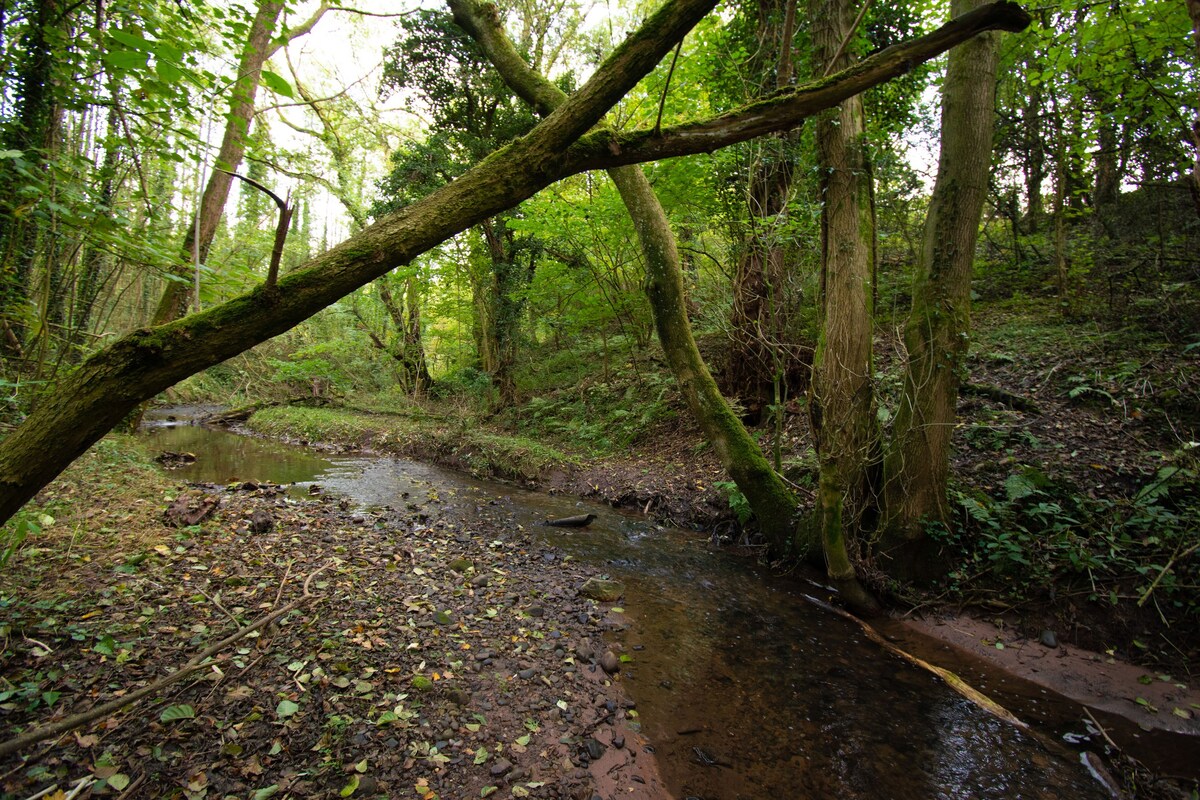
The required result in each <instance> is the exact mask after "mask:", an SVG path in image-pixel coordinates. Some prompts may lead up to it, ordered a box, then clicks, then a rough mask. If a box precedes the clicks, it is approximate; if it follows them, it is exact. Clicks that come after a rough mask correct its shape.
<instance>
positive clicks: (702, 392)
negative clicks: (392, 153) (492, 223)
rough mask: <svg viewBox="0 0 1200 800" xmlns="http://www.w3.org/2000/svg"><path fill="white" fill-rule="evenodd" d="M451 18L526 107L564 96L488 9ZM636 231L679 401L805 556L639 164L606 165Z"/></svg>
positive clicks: (760, 515)
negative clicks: (702, 331)
mask: <svg viewBox="0 0 1200 800" xmlns="http://www.w3.org/2000/svg"><path fill="white" fill-rule="evenodd" d="M450 6H451V8H452V9H453V11H454V16H455V20H456V21H457V22H458V23H459V24H460V25H461V26H462V27H463V28H464V29H466V30H467V31H468V32H470V33H471V35H472V36H474V37H475V38H476V39H477V40H478V41H479V42H480V44H481V46H482V47H483V49H484V51H485V52H486V53H487V55H488V58H489V59H490V60H491V61H492V63H493V64H495V66H496V68H497V69H498V70H499V72H500V73H501V75H503V76H504V79H505V80H507V81H508V83H509V84H510V85H511V86H512V87H513V90H514V91H516V93H517V94H518V95H520V96H521V97H522V98H524V99H525V100H526V101H527V102H528V103H529V104H530V105H531V106H532V107H533V108H534V109H536V110H538V111H539V112H540V113H542V114H548V113H550V112H552V111H553V110H554V109H556V108H559V107H560V106H562V105H563V103H565V102H566V101H567V95H566V93H565V92H563V91H562V90H561V89H559V88H558V87H557V86H555V85H554V84H552V83H550V82H549V81H548V80H546V79H545V78H544V77H543V76H541V75H539V74H538V73H537V72H535V71H534V70H532V69H530V67H529V65H528V64H526V63H525V61H524V60H523V59H522V58H521V56H520V54H519V53H517V51H516V49H515V48H514V47H513V45H512V43H511V42H510V41H509V40H508V37H507V36H506V35H505V33H504V29H503V27H502V25H501V24H500V20H499V17H498V16H497V14H496V13H495V10H494V9H495V7H494V6H482V5H480V4H478V3H476V2H474V1H473V0H450ZM608 176H609V177H610V178H611V179H612V181H613V184H614V185H616V187H617V191H618V192H619V193H620V195H621V199H622V201H623V202H624V203H625V208H626V209H627V210H628V212H629V216H630V218H631V219H632V221H633V225H634V228H635V229H636V231H637V236H638V241H639V243H640V245H641V249H642V254H643V258H644V260H645V265H646V294H647V296H648V297H649V300H650V308H651V311H652V312H653V314H654V325H655V329H656V330H657V331H658V338H659V342H660V343H661V344H662V348H663V354H664V355H665V356H666V359H667V363H668V365H669V366H670V368H671V372H672V374H673V375H674V376H675V380H676V382H677V383H678V385H679V390H680V393H681V394H682V395H683V398H684V402H686V403H687V406H688V409H689V410H690V411H691V412H692V416H693V417H694V418H695V420H696V422H697V424H698V425H699V426H700V429H701V430H702V431H703V432H704V435H705V437H706V438H707V439H708V441H709V443H711V444H712V446H713V449H714V450H715V451H716V453H717V455H718V457H719V458H720V459H721V464H722V466H723V467H724V468H725V470H726V471H727V472H728V473H729V475H730V477H731V478H733V480H734V483H736V484H737V486H738V488H739V489H740V490H741V492H742V493H743V494H744V495H745V496H746V499H747V501H748V502H749V503H750V506H751V508H752V509H753V510H754V514H755V516H756V518H757V519H758V522H759V526H760V527H761V528H762V531H763V533H764V534H765V535H766V536H767V539H768V541H769V542H770V543H771V545H772V547H773V549H774V551H775V552H776V554H779V555H784V554H788V555H794V554H796V553H797V552H799V553H800V554H801V555H806V554H807V552H808V551H809V550H810V545H811V542H809V541H807V540H798V539H797V529H796V525H795V517H796V511H797V506H798V503H797V498H796V497H795V495H794V494H793V493H792V491H791V490H790V489H788V487H787V486H786V485H785V484H784V482H783V481H782V480H781V479H780V477H779V475H778V474H777V473H776V472H775V471H774V470H773V469H772V468H771V465H770V463H769V462H768V461H767V459H766V457H765V456H764V455H763V453H762V450H761V449H760V448H759V446H758V443H757V442H756V441H755V440H754V439H753V438H752V437H751V436H750V434H749V432H748V431H747V430H746V428H745V426H744V425H742V423H741V420H739V419H738V417H737V415H736V414H734V412H733V409H732V408H730V406H729V403H728V402H726V400H725V398H724V397H723V396H722V395H721V392H720V389H718V387H717V382H716V380H714V379H713V376H712V374H711V373H710V372H709V370H708V366H707V365H706V364H705V363H704V359H703V358H702V357H701V355H700V350H699V348H697V346H696V340H695V338H694V337H693V335H692V328H691V323H690V322H689V320H688V316H687V303H686V296H685V293H684V289H683V270H682V267H681V264H680V259H679V249H678V247H677V245H676V241H675V234H674V233H673V232H672V231H671V225H670V222H669V221H668V219H667V215H666V212H665V211H664V210H663V207H662V204H661V203H659V201H658V196H657V195H656V194H655V193H654V189H653V187H652V186H651V185H650V181H649V180H648V179H647V178H646V175H645V173H644V172H643V171H642V169H641V167H638V166H624V167H616V168H613V169H610V170H608Z"/></svg>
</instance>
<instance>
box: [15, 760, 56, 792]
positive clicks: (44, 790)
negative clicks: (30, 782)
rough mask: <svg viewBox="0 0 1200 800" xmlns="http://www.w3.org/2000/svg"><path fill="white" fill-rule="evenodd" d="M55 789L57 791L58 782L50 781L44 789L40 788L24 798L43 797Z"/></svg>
mask: <svg viewBox="0 0 1200 800" xmlns="http://www.w3.org/2000/svg"><path fill="white" fill-rule="evenodd" d="M21 766H25V765H24V764H22V765H21ZM56 791H58V784H57V783H52V784H50V785H49V786H47V787H46V788H45V789H42V790H41V791H40V792H38V793H37V794H31V795H29V797H26V798H25V800H38V798H39V797H45V796H46V795H48V794H50V793H51V792H56Z"/></svg>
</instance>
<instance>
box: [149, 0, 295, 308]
mask: <svg viewBox="0 0 1200 800" xmlns="http://www.w3.org/2000/svg"><path fill="white" fill-rule="evenodd" d="M283 5H284V3H283V0H262V2H261V3H260V4H259V6H258V11H257V12H256V13H255V15H254V21H253V22H252V23H251V25H250V33H249V36H248V38H247V39H246V46H245V48H244V49H243V50H242V57H241V60H240V61H239V62H238V71H237V80H236V82H235V83H234V84H233V88H232V89H231V90H230V97H229V114H228V116H226V118H225V119H226V123H225V133H224V135H223V136H222V137H221V150H220V152H219V153H218V154H217V161H216V163H215V164H214V165H213V167H214V168H213V171H212V174H211V175H210V176H209V178H208V185H207V186H205V187H204V194H203V196H202V197H201V199H200V207H199V208H198V209H196V213H197V214H198V215H199V216H200V219H199V224H195V223H193V224H191V225H188V229H187V233H186V234H185V235H184V238H183V257H184V262H185V263H183V264H181V265H180V267H179V272H178V277H179V278H180V279H181V280H174V281H169V282H168V283H167V286H166V288H165V289H164V290H163V294H162V298H161V299H160V300H159V301H158V309H157V310H156V311H155V312H154V320H153V322H152V324H154V325H162V324H163V323H166V322H171V321H173V320H177V319H179V318H180V317H182V316H183V315H184V314H185V313H187V307H188V294H189V292H190V291H191V285H192V284H191V282H190V281H189V280H188V277H189V276H190V275H191V270H192V269H194V266H195V264H196V263H197V262H199V263H204V261H205V260H206V259H207V258H208V251H209V248H210V247H212V242H213V237H214V236H216V234H217V226H218V224H219V223H220V222H221V214H222V213H224V211H225V201H226V200H228V199H229V187H230V185H231V184H232V183H233V176H232V175H230V174H229V173H231V172H236V171H237V169H238V167H239V166H241V163H242V158H243V156H245V155H246V142H247V140H248V139H249V136H250V124H251V122H252V121H253V120H254V98H255V96H256V95H257V94H258V84H259V79H260V77H261V75H262V68H263V64H264V63H266V60H267V58H268V57H270V55H271V48H270V43H271V32H272V31H274V30H275V25H276V23H277V22H278V20H279V14H280V12H281V11H282V10H283ZM197 228H199V231H197Z"/></svg>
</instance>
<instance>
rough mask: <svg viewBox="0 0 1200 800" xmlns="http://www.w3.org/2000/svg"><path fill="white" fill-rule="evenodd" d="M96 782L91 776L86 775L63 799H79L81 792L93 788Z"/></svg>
mask: <svg viewBox="0 0 1200 800" xmlns="http://www.w3.org/2000/svg"><path fill="white" fill-rule="evenodd" d="M95 782H96V779H95V778H93V777H92V776H91V775H85V776H84V777H82V778H80V779H79V781H78V782H77V783H76V784H75V788H74V789H72V790H71V791H70V792H69V793H68V794H67V796H66V797H64V798H63V800H74V798H76V797H78V796H79V794H80V792H82V791H83V790H84V789H90V788H92V784H93V783H95Z"/></svg>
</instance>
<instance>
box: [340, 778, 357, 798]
mask: <svg viewBox="0 0 1200 800" xmlns="http://www.w3.org/2000/svg"><path fill="white" fill-rule="evenodd" d="M359 780H360V779H359V776H358V775H351V776H350V782H349V783H347V784H346V785H345V786H343V787H342V790H341V791H340V792H338V796H339V797H349V796H350V795H352V794H354V793H355V792H356V791H358V782H359Z"/></svg>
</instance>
